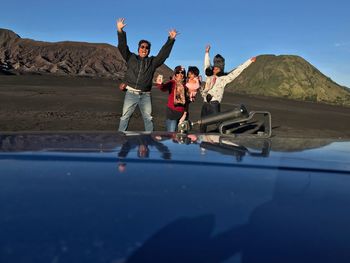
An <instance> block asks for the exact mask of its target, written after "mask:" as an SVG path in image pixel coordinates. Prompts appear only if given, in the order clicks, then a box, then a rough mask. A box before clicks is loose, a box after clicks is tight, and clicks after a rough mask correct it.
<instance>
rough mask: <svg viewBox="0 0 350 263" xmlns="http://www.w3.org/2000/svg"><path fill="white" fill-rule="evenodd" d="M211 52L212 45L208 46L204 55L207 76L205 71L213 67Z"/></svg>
mask: <svg viewBox="0 0 350 263" xmlns="http://www.w3.org/2000/svg"><path fill="white" fill-rule="evenodd" d="M209 51H210V45H207V46H206V47H205V54H204V74H205V70H206V69H207V68H209V67H210V66H211V65H210V56H209Z"/></svg>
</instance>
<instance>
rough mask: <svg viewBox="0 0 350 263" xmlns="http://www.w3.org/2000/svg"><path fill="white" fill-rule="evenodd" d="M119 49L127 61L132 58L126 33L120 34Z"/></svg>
mask: <svg viewBox="0 0 350 263" xmlns="http://www.w3.org/2000/svg"><path fill="white" fill-rule="evenodd" d="M118 49H119V52H120V54H121V55H122V57H123V59H124V60H125V61H128V59H129V58H130V55H131V52H130V50H129V47H128V45H127V42H126V33H125V32H124V31H122V32H118Z"/></svg>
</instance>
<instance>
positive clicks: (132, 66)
mask: <svg viewBox="0 0 350 263" xmlns="http://www.w3.org/2000/svg"><path fill="white" fill-rule="evenodd" d="M124 22H125V19H124V18H120V19H118V20H117V29H118V48H119V51H120V53H121V55H122V57H123V58H124V60H125V61H126V63H127V70H126V73H125V77H124V81H123V85H121V89H122V90H125V89H126V94H125V98H124V105H123V113H122V116H121V117H120V122H119V129H118V130H119V131H126V129H127V128H128V124H129V119H130V117H131V115H132V114H133V113H134V111H135V109H136V106H137V105H138V106H139V108H140V111H141V114H142V117H143V121H144V124H145V131H153V121H152V103H151V89H152V84H153V83H152V81H153V75H154V73H155V71H156V69H157V68H158V67H159V66H161V65H162V64H163V63H164V62H165V60H166V59H167V58H168V57H169V55H170V52H171V49H172V47H173V45H174V42H175V38H176V35H177V31H176V30H175V29H172V30H170V31H169V37H168V40H167V42H166V43H165V44H164V45H163V47H162V48H161V50H160V51H159V53H158V55H157V56H155V57H154V56H150V57H149V56H148V55H149V52H150V49H151V43H150V42H149V41H147V40H141V41H140V42H139V46H138V54H135V53H132V52H130V50H129V47H128V45H127V41H126V33H125V31H124V30H123V28H124V27H125V26H126V24H125V23H124Z"/></svg>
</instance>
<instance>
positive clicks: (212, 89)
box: [200, 45, 256, 133]
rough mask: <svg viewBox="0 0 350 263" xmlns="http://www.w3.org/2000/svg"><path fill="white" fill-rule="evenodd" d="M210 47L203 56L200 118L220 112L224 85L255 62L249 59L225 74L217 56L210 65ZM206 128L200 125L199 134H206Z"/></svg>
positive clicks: (220, 59) (223, 60)
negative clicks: (202, 102)
mask: <svg viewBox="0 0 350 263" xmlns="http://www.w3.org/2000/svg"><path fill="white" fill-rule="evenodd" d="M209 51H210V45H208V46H207V47H206V48H205V56H204V71H205V75H206V81H205V87H204V89H203V90H202V91H201V93H202V97H203V99H204V104H203V106H202V111H201V118H203V117H205V116H208V115H211V114H214V113H218V112H220V103H221V101H222V98H223V95H224V89H225V86H226V84H228V83H230V82H231V81H233V80H234V79H235V78H237V77H238V76H239V75H240V74H241V73H242V71H243V70H244V69H246V68H247V67H248V66H249V65H250V64H252V63H253V62H255V60H256V58H255V57H253V58H250V59H248V60H247V61H246V62H244V63H243V64H242V65H240V66H238V67H237V68H235V69H234V70H232V71H231V72H230V73H228V74H225V73H224V69H225V59H224V58H223V57H222V56H221V55H220V54H217V55H216V56H215V57H214V65H213V66H211V64H210V57H209ZM206 130H207V126H206V125H201V126H200V132H203V133H204V132H206Z"/></svg>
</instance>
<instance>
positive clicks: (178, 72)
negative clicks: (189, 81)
mask: <svg viewBox="0 0 350 263" xmlns="http://www.w3.org/2000/svg"><path fill="white" fill-rule="evenodd" d="M175 74H176V75H177V74H182V75H185V71H175Z"/></svg>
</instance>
